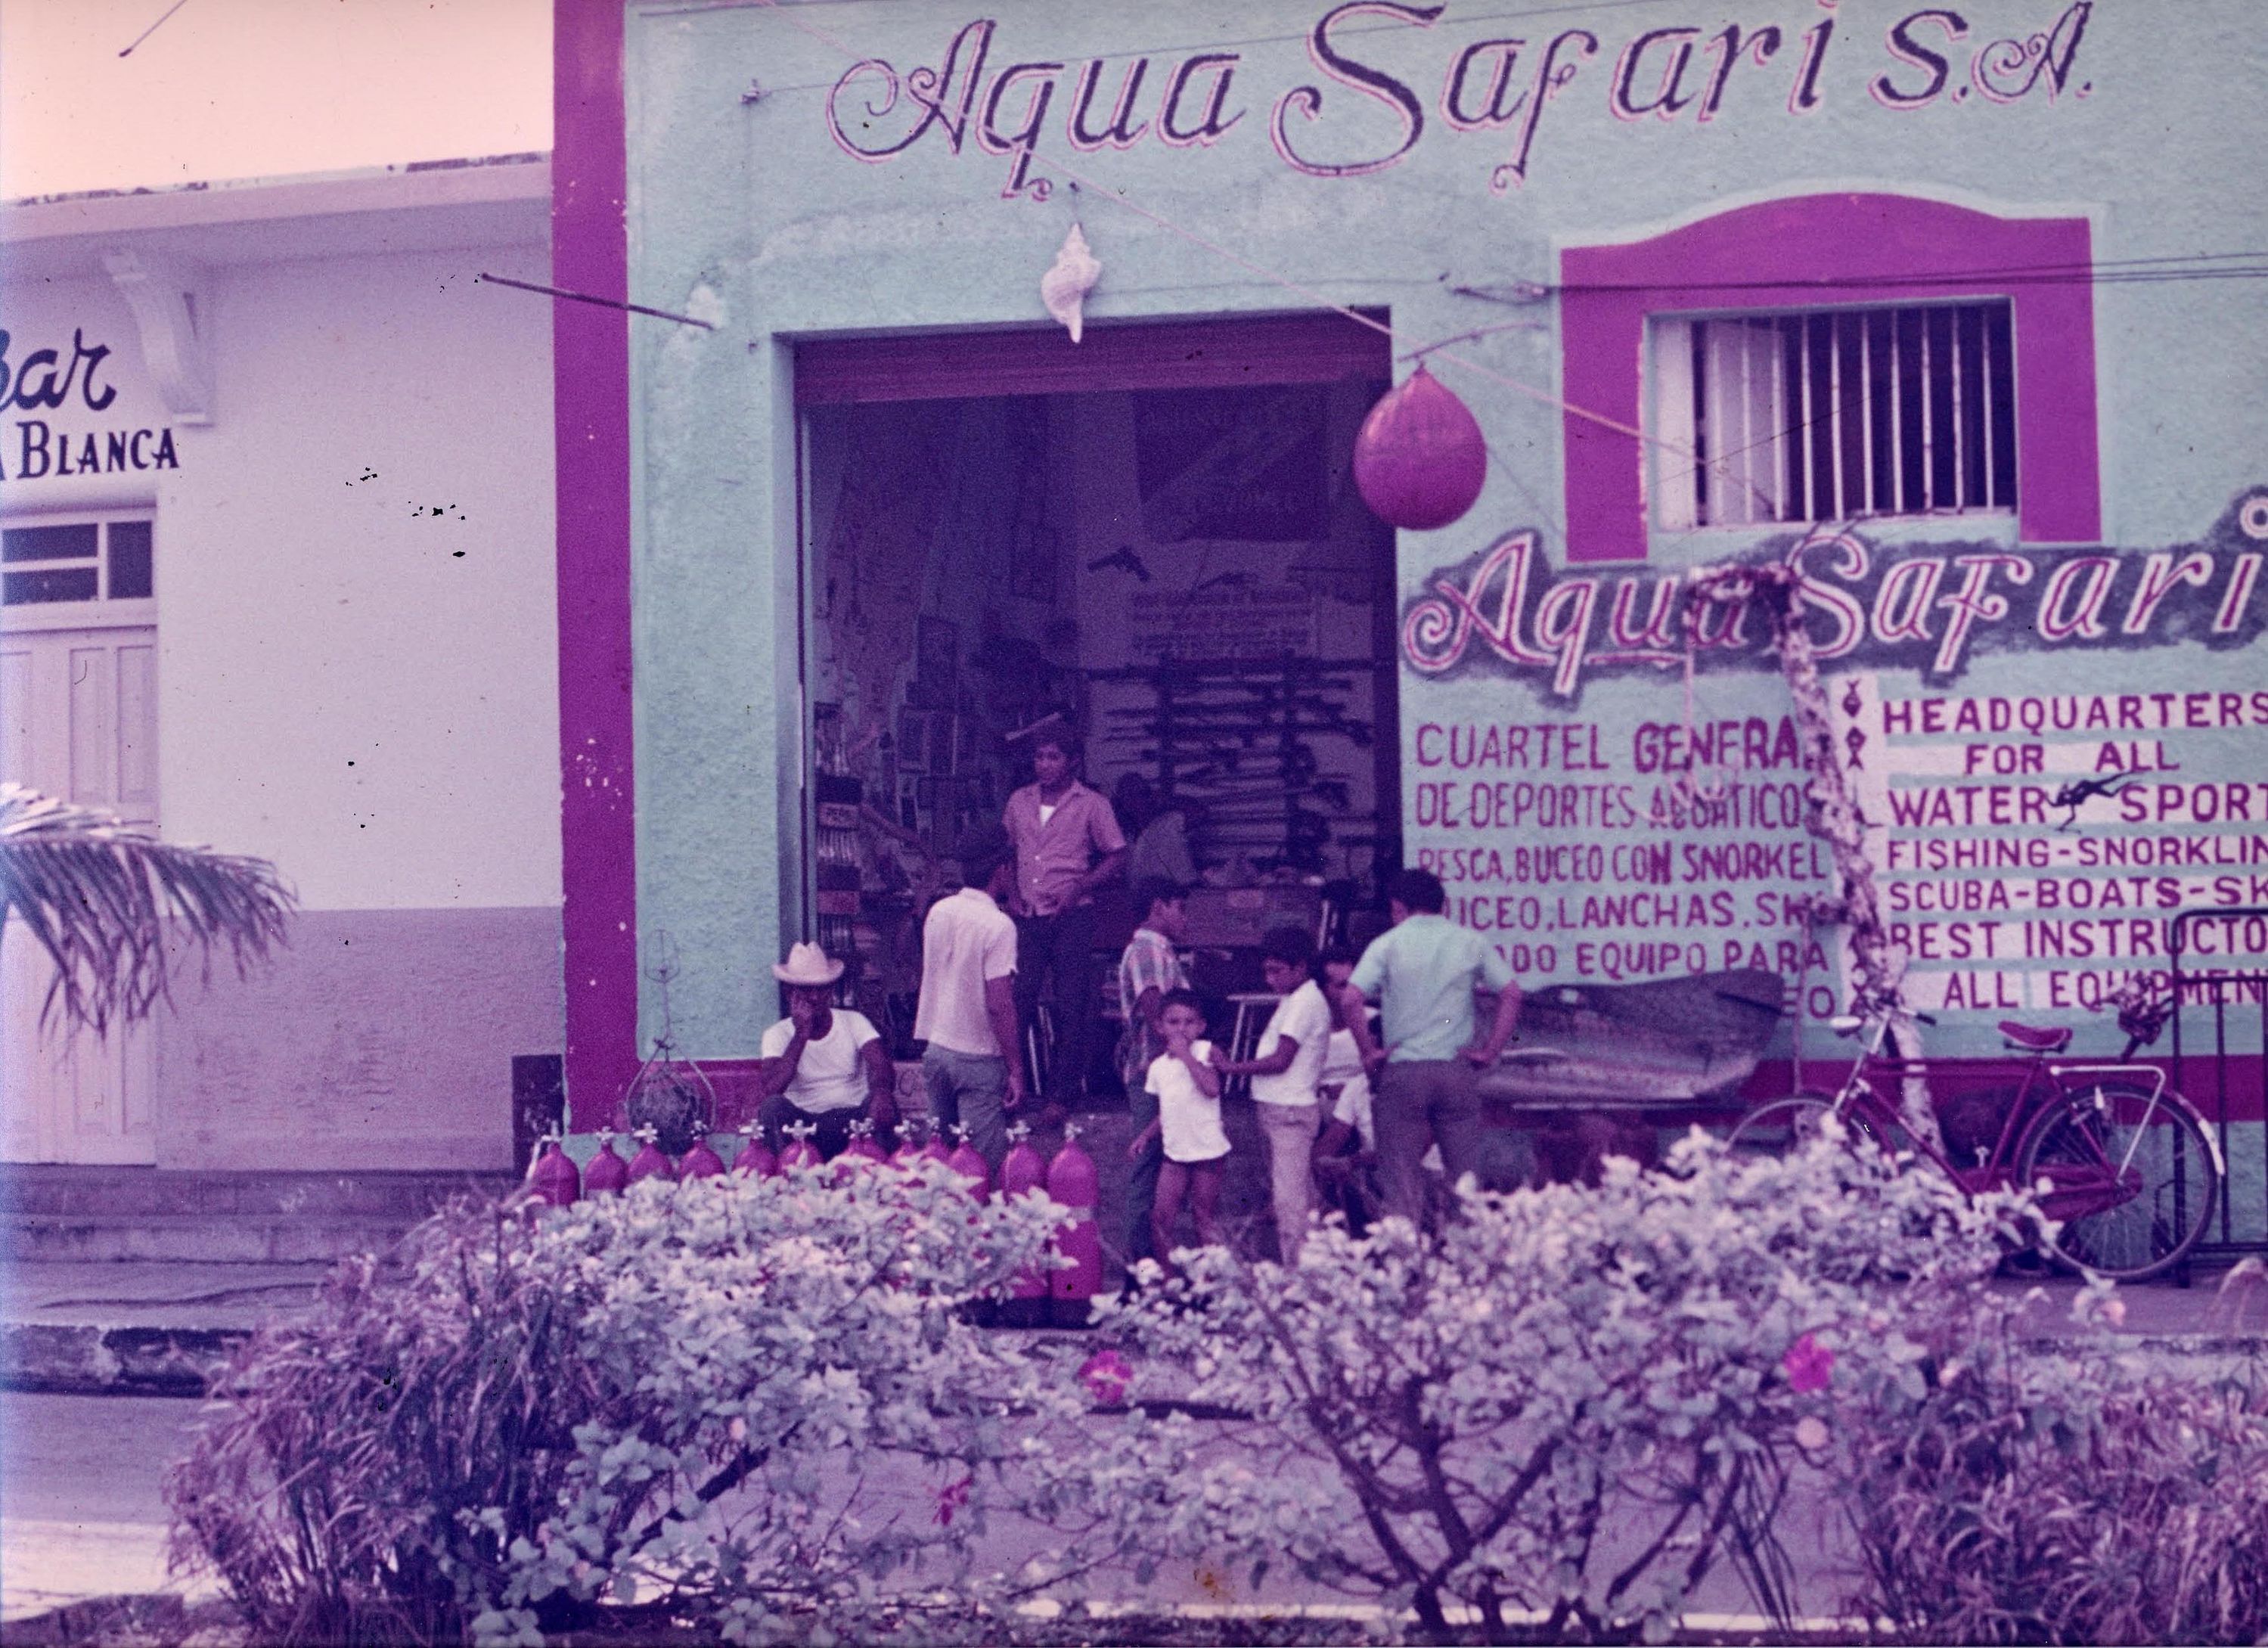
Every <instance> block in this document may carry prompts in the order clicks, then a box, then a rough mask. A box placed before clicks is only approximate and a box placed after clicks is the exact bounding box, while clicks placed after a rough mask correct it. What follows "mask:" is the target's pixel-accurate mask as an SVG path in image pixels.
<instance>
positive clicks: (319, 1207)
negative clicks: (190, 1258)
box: [0, 1163, 513, 1227]
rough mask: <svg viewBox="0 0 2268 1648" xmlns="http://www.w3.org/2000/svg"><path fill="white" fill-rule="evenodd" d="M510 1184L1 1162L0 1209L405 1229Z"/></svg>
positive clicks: (456, 1176) (468, 1177)
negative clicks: (365, 1220) (453, 1201)
mask: <svg viewBox="0 0 2268 1648" xmlns="http://www.w3.org/2000/svg"><path fill="white" fill-rule="evenodd" d="M512 1183H513V1177H512V1174H510V1173H416V1172H411V1173H397V1172H384V1171H363V1170H357V1171H356V1172H353V1173H201V1172H200V1173H184V1172H180V1171H177V1170H173V1169H169V1168H164V1167H83V1166H68V1165H63V1164H54V1163H10V1164H7V1165H4V1166H0V1208H5V1209H6V1210H9V1211H11V1212H12V1213H16V1214H19V1215H20V1214H77V1215H99V1216H102V1217H105V1218H120V1219H123V1218H148V1217H151V1216H154V1215H167V1214H205V1215H231V1216H233V1215H239V1214H254V1215H257V1214H263V1213H288V1214H298V1215H313V1216H321V1215H333V1214H345V1215H350V1216H357V1217H359V1216H377V1217H383V1218H397V1219H399V1220H400V1221H401V1223H402V1224H403V1225H404V1226H405V1227H406V1226H407V1225H411V1224H414V1223H416V1221H417V1220H419V1219H421V1218H424V1217H425V1215H426V1214H428V1213H430V1212H431V1211H432V1210H434V1209H435V1208H437V1207H438V1206H440V1204H441V1203H444V1202H446V1200H448V1198H449V1197H451V1196H454V1195H457V1194H458V1193H460V1192H471V1193H473V1194H475V1195H482V1196H497V1195H501V1194H502V1193H503V1192H504V1191H505V1190H507V1189H509V1188H511V1186H512Z"/></svg>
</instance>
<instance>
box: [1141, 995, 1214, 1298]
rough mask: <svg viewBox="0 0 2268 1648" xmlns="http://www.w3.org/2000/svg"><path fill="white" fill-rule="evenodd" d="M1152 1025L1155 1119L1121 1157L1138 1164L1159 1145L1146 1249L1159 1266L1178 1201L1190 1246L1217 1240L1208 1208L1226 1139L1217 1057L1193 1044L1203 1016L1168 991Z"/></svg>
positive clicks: (1188, 999) (1170, 1242) (1187, 999)
mask: <svg viewBox="0 0 2268 1648" xmlns="http://www.w3.org/2000/svg"><path fill="white" fill-rule="evenodd" d="M1158 1022H1159V1026H1160V1028H1161V1029H1162V1030H1164V1032H1165V1033H1166V1050H1165V1051H1164V1052H1163V1053H1161V1054H1160V1055H1159V1056H1157V1058H1155V1059H1154V1060H1152V1062H1151V1064H1150V1071H1149V1076H1148V1078H1147V1083H1146V1085H1147V1086H1148V1088H1149V1091H1150V1092H1152V1093H1155V1094H1156V1095H1157V1099H1158V1119H1157V1120H1156V1121H1155V1122H1152V1123H1150V1125H1149V1126H1148V1127H1146V1128H1145V1129H1142V1131H1141V1133H1140V1135H1139V1136H1138V1137H1136V1138H1135V1140H1134V1142H1133V1144H1130V1145H1129V1146H1128V1147H1127V1154H1128V1155H1129V1156H1130V1158H1132V1159H1134V1160H1137V1161H1138V1160H1140V1159H1141V1158H1142V1155H1143V1152H1144V1151H1146V1150H1147V1149H1148V1148H1149V1145H1150V1141H1151V1140H1152V1138H1153V1137H1155V1138H1160V1139H1162V1140H1163V1141H1164V1143H1165V1146H1166V1160H1165V1165H1164V1166H1162V1167H1161V1168H1160V1170H1159V1173H1158V1195H1157V1199H1156V1201H1155V1202H1153V1203H1152V1204H1151V1221H1152V1226H1153V1231H1152V1242H1153V1243H1154V1245H1155V1247H1156V1249H1157V1259H1158V1262H1159V1263H1160V1264H1163V1263H1165V1262H1166V1255H1167V1254H1170V1253H1171V1252H1173V1250H1174V1233H1175V1230H1176V1228H1177V1227H1178V1226H1179V1225H1180V1224H1181V1222H1182V1202H1183V1200H1184V1199H1186V1200H1187V1201H1188V1203H1189V1215H1190V1217H1191V1218H1193V1219H1194V1220H1195V1221H1196V1224H1197V1240H1198V1241H1199V1242H1201V1243H1204V1244H1206V1245H1208V1246H1210V1245H1211V1243H1213V1242H1214V1241H1217V1240H1219V1233H1218V1228H1217V1226H1216V1225H1214V1223H1213V1207H1214V1205H1215V1204H1216V1203H1218V1202H1219V1199H1220V1181H1221V1178H1222V1176H1223V1174H1222V1166H1223V1164H1224V1163H1225V1162H1226V1160H1227V1159H1228V1135H1227V1134H1226V1132H1224V1131H1223V1130H1222V1129H1221V1125H1220V1072H1219V1070H1217V1069H1215V1068H1214V1064H1215V1061H1216V1058H1217V1055H1216V1053H1215V1050H1214V1048H1213V1045H1212V1043H1211V1042H1210V1041H1201V1040H1199V1038H1200V1037H1202V1036H1203V1035H1204V1027H1205V1026H1204V1009H1203V1008H1201V1007H1199V1006H1198V1005H1197V997H1196V996H1195V995H1194V994H1193V993H1191V992H1190V991H1189V990H1175V991H1172V992H1171V993H1169V994H1168V995H1167V997H1166V999H1165V1000H1164V1002H1163V1003H1161V1004H1160V1006H1159V1009H1158Z"/></svg>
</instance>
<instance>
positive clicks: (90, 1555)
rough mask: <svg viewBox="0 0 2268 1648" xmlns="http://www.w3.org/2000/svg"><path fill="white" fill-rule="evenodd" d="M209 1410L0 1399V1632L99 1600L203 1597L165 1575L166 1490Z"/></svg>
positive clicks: (130, 1401) (196, 1405) (188, 1404)
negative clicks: (163, 1595)
mask: <svg viewBox="0 0 2268 1648" xmlns="http://www.w3.org/2000/svg"><path fill="white" fill-rule="evenodd" d="M202 1408H203V1403H202V1402H195V1401H185V1400H181V1399H178V1398H170V1397H154V1396H44V1395H29V1394H24V1393H21V1392H16V1391H10V1392H5V1393H0V1625H4V1624H5V1623H7V1622H11V1621H15V1620H20V1619H24V1618H26V1617H29V1616H31V1615H38V1614H43V1613H46V1612H48V1610H49V1609H52V1608H62V1607H63V1606H65V1605H67V1604H69V1603H72V1602H78V1601H84V1600H87V1599H89V1598H92V1597H100V1596H123V1595H144V1594H150V1593H157V1592H162V1591H174V1592H177V1593H181V1594H184V1595H192V1596H193V1595H195V1594H196V1593H197V1587H195V1585H188V1584H184V1583H179V1582H175V1581H174V1580H173V1579H172V1578H170V1577H169V1576H168V1575H167V1573H166V1506H165V1500H164V1497H163V1495H162V1492H161V1487H162V1484H163V1482H164V1480H165V1474H166V1469H167V1468H168V1467H169V1466H170V1465H171V1464H172V1463H173V1460H176V1459H179V1458H180V1456H181V1455H182V1454H184V1453H187V1452H188V1446H189V1440H188V1439H189V1432H190V1429H191V1427H192V1426H193V1425H194V1424H195V1421H196V1417H197V1415H198V1412H199V1411H200V1409H202Z"/></svg>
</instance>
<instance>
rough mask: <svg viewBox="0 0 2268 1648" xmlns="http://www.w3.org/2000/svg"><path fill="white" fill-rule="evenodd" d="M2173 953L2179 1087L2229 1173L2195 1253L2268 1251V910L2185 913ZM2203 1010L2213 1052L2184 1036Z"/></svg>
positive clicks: (2175, 925)
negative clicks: (2215, 1139)
mask: <svg viewBox="0 0 2268 1648" xmlns="http://www.w3.org/2000/svg"><path fill="white" fill-rule="evenodd" d="M2215 929H2217V930H2218V931H2213V930H2215ZM2208 938H2209V939H2210V941H2211V942H2210V944H2209V945H2207V946H2206V947H2203V948H2201V947H2200V946H2199V941H2200V940H2201V939H2208ZM2166 948H2167V967H2168V972H2169V986H2170V988H2171V990H2172V992H2173V998H2174V1002H2175V1004H2176V1009H2177V1011H2176V1012H2175V1014H2174V1026H2173V1027H2174V1040H2173V1058H2172V1063H2173V1078H2174V1085H2175V1086H2176V1087H2177V1088H2178V1089H2180V1091H2181V1092H2182V1093H2183V1095H2185V1096H2186V1097H2187V1098H2188V1099H2189V1100H2190V1102H2191V1103H2192V1104H2194V1105H2195V1106H2196V1107H2198V1110H2199V1111H2201V1112H2202V1113H2203V1114H2204V1115H2205V1120H2206V1122H2209V1123H2210V1124H2211V1125H2212V1126H2213V1129H2214V1130H2215V1132H2216V1133H2217V1134H2218V1136H2219V1142H2220V1155H2221V1160H2222V1161H2223V1162H2225V1163H2227V1164H2228V1184H2227V1186H2226V1188H2225V1192H2224V1194H2223V1195H2222V1196H2221V1198H2220V1211H2219V1212H2218V1213H2216V1214H2215V1215H2214V1218H2213V1225H2211V1226H2210V1227H2209V1228H2208V1229H2207V1231H2206V1234H2205V1240H2204V1241H2203V1242H2201V1243H2200V1244H2199V1245H2198V1248H2197V1252H2196V1256H2197V1257H2198V1258H2213V1257H2231V1256H2235V1255H2236V1254H2251V1253H2268V1107H2264V1101H2268V1091H2264V1086H2268V1076H2264V1071H2268V1062H2264V1059H2263V1054H2264V1052H2268V905H2257V904H2253V905H2237V906H2230V907H2224V908H2220V909H2192V910H2183V912H2182V913H2181V914H2180V915H2178V916H2175V917H2174V918H2173V920H2172V921H2171V922H2169V923H2168V924H2167V941H2166ZM2198 1008H2203V1009H2206V1010H2208V1011H2210V1012H2211V1013H2212V1016H2213V1017H2212V1025H2213V1029H2212V1036H2211V1041H2210V1046H2209V1047H2192V1046H2191V1041H2190V1039H2189V1038H2188V1035H2187V1030H2188V1025H2187V1021H2188V1019H2189V1017H2190V1013H2191V1010H2194V1009H2198ZM2232 1041H2235V1042H2236V1043H2237V1044H2238V1050H2235V1051H2232V1050H2231V1047H2230V1043H2231V1042H2232ZM2248 1134H2250V1136H2251V1137H2247V1135H2248Z"/></svg>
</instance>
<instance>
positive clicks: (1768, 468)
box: [1651, 298, 2016, 529]
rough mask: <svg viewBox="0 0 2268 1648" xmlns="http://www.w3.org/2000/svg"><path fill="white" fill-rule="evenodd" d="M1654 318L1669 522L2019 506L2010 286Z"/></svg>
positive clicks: (1662, 492) (1664, 506) (1661, 484)
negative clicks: (1898, 301)
mask: <svg viewBox="0 0 2268 1648" xmlns="http://www.w3.org/2000/svg"><path fill="white" fill-rule="evenodd" d="M1651 325H1652V354H1653V386H1654V411H1655V429H1656V432H1657V434H1658V435H1659V436H1660V437H1661V442H1662V444H1661V445H1660V446H1658V447H1657V448H1656V449H1655V456H1654V464H1653V469H1654V476H1655V500H1656V505H1655V518H1656V519H1657V521H1658V523H1659V524H1660V525H1661V526H1664V527H1668V528H1671V529H1679V528H1685V527H1693V526H1762V525H1768V524H1770V523H1772V522H1777V521H1801V522H1813V521H1840V520H1850V519H1859V518H1863V517H1869V516H1885V515H1949V514H1975V513H1983V512H1987V511H1992V512H1999V511H2014V509H2015V507H2016V402H2015V372H2014V353H2013V349H2012V348H2011V335H2012V327H2011V315H2010V305H2009V302H2008V300H2007V298H1991V299H1982V300H1970V301H1965V302H1959V303H1936V304H1918V305H1905V306H1901V307H1896V308H1874V309H1839V310H1814V311H1810V312H1808V313H1766V314H1742V315H1728V316H1723V317H1714V316H1712V317H1692V316H1677V317H1669V316H1657V317H1655V318H1654V319H1653V321H1652V323H1651ZM1689 454H1690V455H1689Z"/></svg>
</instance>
